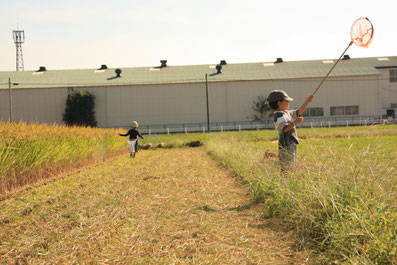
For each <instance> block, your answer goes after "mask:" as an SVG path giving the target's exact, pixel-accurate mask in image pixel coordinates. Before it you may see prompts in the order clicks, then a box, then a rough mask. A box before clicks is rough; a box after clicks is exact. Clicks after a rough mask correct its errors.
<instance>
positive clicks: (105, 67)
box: [98, 64, 108, 70]
mask: <svg viewBox="0 0 397 265" xmlns="http://www.w3.org/2000/svg"><path fill="white" fill-rule="evenodd" d="M106 69H108V66H107V65H106V64H102V65H101V68H98V70H106Z"/></svg>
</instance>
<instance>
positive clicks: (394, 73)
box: [390, 70, 397, 83]
mask: <svg viewBox="0 0 397 265" xmlns="http://www.w3.org/2000/svg"><path fill="white" fill-rule="evenodd" d="M396 82H397V70H390V83H396Z"/></svg>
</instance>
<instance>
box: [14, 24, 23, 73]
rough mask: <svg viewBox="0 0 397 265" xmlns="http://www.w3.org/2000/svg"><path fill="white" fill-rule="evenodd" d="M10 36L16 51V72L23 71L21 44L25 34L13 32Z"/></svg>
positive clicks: (17, 31) (20, 31)
mask: <svg viewBox="0 0 397 265" xmlns="http://www.w3.org/2000/svg"><path fill="white" fill-rule="evenodd" d="M12 36H13V37H14V43H15V47H16V49H17V71H23V70H24V67H23V55H22V43H24V42H25V32H24V31H23V30H13V31H12Z"/></svg>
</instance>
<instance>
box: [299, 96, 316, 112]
mask: <svg viewBox="0 0 397 265" xmlns="http://www.w3.org/2000/svg"><path fill="white" fill-rule="evenodd" d="M313 98H314V95H313V94H311V95H310V96H309V97H308V98H307V99H306V100H305V102H304V103H303V104H302V106H301V107H300V108H299V109H298V111H297V114H298V116H300V115H302V114H303V112H305V110H306V108H307V105H309V103H310V102H312V100H313Z"/></svg>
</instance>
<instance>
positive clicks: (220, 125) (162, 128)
mask: <svg viewBox="0 0 397 265" xmlns="http://www.w3.org/2000/svg"><path fill="white" fill-rule="evenodd" d="M396 121H397V120H396V119H394V120H390V119H389V120H384V119H383V118H382V117H381V116H345V117H326V118H325V117H322V118H313V117H305V119H304V122H303V123H301V124H299V125H298V126H297V127H298V128H310V127H311V128H315V127H341V126H368V125H374V124H384V123H395V122H396ZM121 128H125V129H128V128H127V127H121ZM263 129H269V130H274V124H273V120H266V121H264V122H254V121H252V122H251V121H240V122H239V121H236V122H213V123H210V131H211V132H223V131H242V130H263ZM139 131H140V132H141V133H143V134H149V135H151V134H172V133H199V132H201V133H207V132H208V125H207V123H184V124H161V125H141V126H139Z"/></svg>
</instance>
